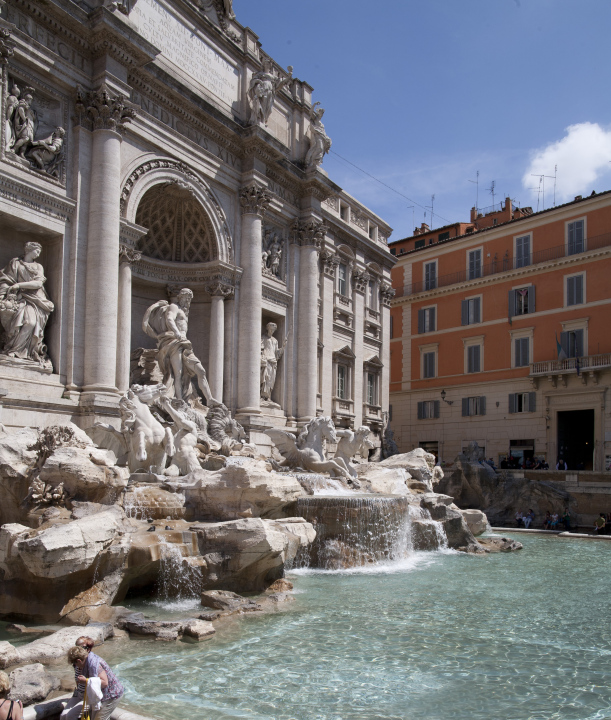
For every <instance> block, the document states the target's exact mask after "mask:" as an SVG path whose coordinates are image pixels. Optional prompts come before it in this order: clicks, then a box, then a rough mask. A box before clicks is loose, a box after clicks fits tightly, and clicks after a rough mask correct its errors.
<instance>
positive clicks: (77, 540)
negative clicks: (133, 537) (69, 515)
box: [14, 506, 124, 578]
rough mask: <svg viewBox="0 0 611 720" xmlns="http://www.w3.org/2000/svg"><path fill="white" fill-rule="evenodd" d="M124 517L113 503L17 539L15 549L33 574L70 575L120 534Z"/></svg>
mask: <svg viewBox="0 0 611 720" xmlns="http://www.w3.org/2000/svg"><path fill="white" fill-rule="evenodd" d="M123 517H124V516H123V512H122V511H121V509H120V508H118V507H115V506H113V507H111V508H110V509H109V510H107V511H106V512H103V513H98V514H97V515H93V516H90V517H85V518H83V519H82V520H75V521H74V522H71V523H68V524H67V525H61V526H54V527H51V528H49V529H47V530H43V531H42V532H40V533H37V534H36V535H34V536H33V537H30V538H26V537H23V538H20V539H18V540H17V541H16V543H15V545H14V550H16V552H17V553H18V554H19V557H20V559H21V561H22V562H23V564H24V565H25V567H26V568H27V569H28V570H29V572H30V573H31V574H32V575H34V576H36V577H40V578H59V577H63V576H66V575H72V574H73V573H76V572H79V571H82V570H86V569H87V568H89V567H91V565H93V563H94V562H95V561H96V559H97V558H98V556H99V555H100V553H101V552H102V551H104V550H105V549H106V548H108V547H109V546H110V545H111V543H112V542H113V541H114V540H115V539H117V537H118V536H119V535H121V533H122V532H123Z"/></svg>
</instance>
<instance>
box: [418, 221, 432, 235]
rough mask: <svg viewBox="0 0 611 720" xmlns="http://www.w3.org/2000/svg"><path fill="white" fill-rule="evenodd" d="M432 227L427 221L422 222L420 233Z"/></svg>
mask: <svg viewBox="0 0 611 720" xmlns="http://www.w3.org/2000/svg"><path fill="white" fill-rule="evenodd" d="M430 229H431V228H430V227H429V226H428V225H427V224H426V223H422V225H420V234H421V235H422V233H427V232H429V230H430Z"/></svg>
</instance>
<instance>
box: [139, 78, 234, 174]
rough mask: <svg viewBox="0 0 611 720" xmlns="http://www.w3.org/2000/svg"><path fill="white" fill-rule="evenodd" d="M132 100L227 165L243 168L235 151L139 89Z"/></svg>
mask: <svg viewBox="0 0 611 720" xmlns="http://www.w3.org/2000/svg"><path fill="white" fill-rule="evenodd" d="M130 100H131V101H132V102H133V103H134V104H135V105H139V106H140V107H141V108H142V109H143V110H144V111H145V112H147V113H148V114H149V115H152V116H153V117H154V118H155V119H157V120H159V121H160V122H162V123H163V124H164V125H167V126H168V127H170V128H172V130H176V132H177V133H180V134H181V135H184V136H185V137H186V138H188V139H189V140H191V141H192V142H194V143H195V144H196V145H199V146H200V147H201V148H204V150H208V152H211V153H212V154H213V155H216V157H218V158H220V159H221V160H222V161H223V162H224V163H227V165H229V166H231V167H232V168H236V170H240V169H241V166H242V163H241V161H240V158H238V157H236V156H235V155H234V154H233V153H230V152H229V150H227V149H226V148H224V147H222V146H221V145H219V144H218V143H217V142H215V141H214V140H212V139H211V138H209V137H208V136H207V135H204V133H203V132H202V131H201V130H198V129H197V128H195V127H193V126H191V125H188V124H187V123H186V122H184V120H180V119H179V118H177V117H176V116H175V115H173V114H172V113H170V112H168V111H167V110H165V108H162V107H161V106H159V105H158V104H157V103H155V102H153V101H152V100H151V99H150V98H148V97H146V96H145V95H142V93H139V92H138V91H137V90H132V94H131V98H130Z"/></svg>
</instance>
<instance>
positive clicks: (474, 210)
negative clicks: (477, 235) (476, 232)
mask: <svg viewBox="0 0 611 720" xmlns="http://www.w3.org/2000/svg"><path fill="white" fill-rule="evenodd" d="M476 220H477V208H475V207H472V208H471V222H475V221H476Z"/></svg>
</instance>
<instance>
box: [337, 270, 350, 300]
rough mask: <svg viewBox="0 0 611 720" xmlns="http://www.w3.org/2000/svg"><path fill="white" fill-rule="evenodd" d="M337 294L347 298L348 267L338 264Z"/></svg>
mask: <svg viewBox="0 0 611 720" xmlns="http://www.w3.org/2000/svg"><path fill="white" fill-rule="evenodd" d="M337 292H338V293H339V294H340V295H343V296H344V297H347V296H348V266H347V265H346V263H340V264H339V265H338V266H337Z"/></svg>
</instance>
